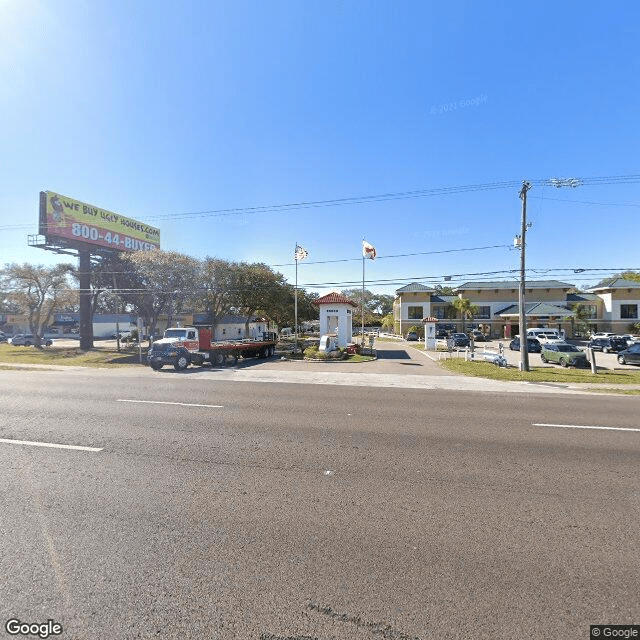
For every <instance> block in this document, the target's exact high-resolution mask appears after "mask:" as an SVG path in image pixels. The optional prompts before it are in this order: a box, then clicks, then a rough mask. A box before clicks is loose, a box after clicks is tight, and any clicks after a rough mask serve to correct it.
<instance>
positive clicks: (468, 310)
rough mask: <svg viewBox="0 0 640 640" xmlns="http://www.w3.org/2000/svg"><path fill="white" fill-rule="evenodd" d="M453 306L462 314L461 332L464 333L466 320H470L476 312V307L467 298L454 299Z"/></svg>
mask: <svg viewBox="0 0 640 640" xmlns="http://www.w3.org/2000/svg"><path fill="white" fill-rule="evenodd" d="M453 307H454V308H455V309H456V311H458V313H459V314H460V315H461V316H462V333H465V329H466V327H465V323H466V321H467V320H472V319H473V316H475V314H476V313H478V307H476V306H475V305H474V304H472V303H471V300H469V299H468V298H458V299H457V300H454V302H453Z"/></svg>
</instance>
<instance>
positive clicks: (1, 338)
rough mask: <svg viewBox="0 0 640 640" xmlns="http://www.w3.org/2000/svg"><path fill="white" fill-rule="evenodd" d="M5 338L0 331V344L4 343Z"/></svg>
mask: <svg viewBox="0 0 640 640" xmlns="http://www.w3.org/2000/svg"><path fill="white" fill-rule="evenodd" d="M6 341H7V336H6V335H5V334H4V331H0V342H6Z"/></svg>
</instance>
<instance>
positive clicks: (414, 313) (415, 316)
mask: <svg viewBox="0 0 640 640" xmlns="http://www.w3.org/2000/svg"><path fill="white" fill-rule="evenodd" d="M407 316H408V318H409V320H422V307H407Z"/></svg>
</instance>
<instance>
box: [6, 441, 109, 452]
mask: <svg viewBox="0 0 640 640" xmlns="http://www.w3.org/2000/svg"><path fill="white" fill-rule="evenodd" d="M0 442H5V443H6V444H28V445H31V446H32V447H52V448H53V449H73V450H75V451H102V448H100V449H98V448H96V447H80V446H76V445H73V444H55V443H53V442H30V441H29V440H7V439H6V438H0Z"/></svg>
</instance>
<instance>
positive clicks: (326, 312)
mask: <svg viewBox="0 0 640 640" xmlns="http://www.w3.org/2000/svg"><path fill="white" fill-rule="evenodd" d="M313 304H315V305H317V307H318V309H319V311H320V335H321V336H323V335H326V334H329V333H335V334H336V336H337V344H338V346H339V347H342V348H344V347H346V346H347V345H348V344H349V343H350V342H351V339H352V337H353V327H352V321H353V309H357V308H358V305H357V304H356V303H355V302H354V301H353V300H350V299H349V298H347V297H346V296H343V295H342V294H341V293H338V292H337V291H332V292H331V293H328V294H327V295H326V296H322V298H318V299H317V300H314V301H313Z"/></svg>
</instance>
